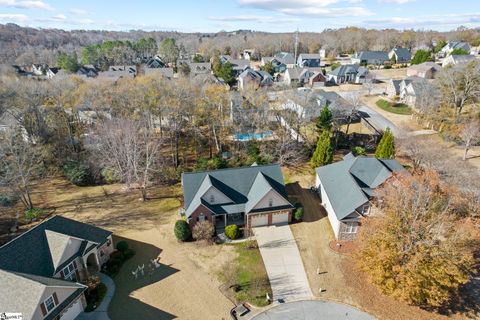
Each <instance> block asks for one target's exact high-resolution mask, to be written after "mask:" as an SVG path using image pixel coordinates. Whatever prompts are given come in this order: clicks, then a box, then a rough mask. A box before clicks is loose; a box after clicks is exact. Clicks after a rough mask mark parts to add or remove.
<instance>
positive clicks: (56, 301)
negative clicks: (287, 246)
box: [53, 292, 58, 306]
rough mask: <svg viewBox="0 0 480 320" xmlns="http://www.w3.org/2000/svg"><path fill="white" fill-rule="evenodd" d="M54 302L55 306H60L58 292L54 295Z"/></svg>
mask: <svg viewBox="0 0 480 320" xmlns="http://www.w3.org/2000/svg"><path fill="white" fill-rule="evenodd" d="M53 301H55V306H58V297H57V293H56V292H54V293H53Z"/></svg>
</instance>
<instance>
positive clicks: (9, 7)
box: [0, 0, 480, 32]
mask: <svg viewBox="0 0 480 320" xmlns="http://www.w3.org/2000/svg"><path fill="white" fill-rule="evenodd" d="M7 22H13V23H17V24H19V25H24V26H32V27H43V28H47V27H55V28H61V29H67V30H69V29H105V30H130V29H143V30H176V31H182V32H216V31H220V30H236V29H252V30H258V31H269V32H284V31H294V30H297V29H298V30H300V31H322V30H324V29H327V28H339V27H344V26H360V27H365V28H376V29H383V28H399V29H411V28H413V29H433V30H442V31H443V30H451V29H455V28H457V27H458V26H462V25H463V26H466V27H480V1H479V0H216V1H215V0H182V1H154V0H150V1H149V0H134V1H120V0H117V1H112V0H95V1H93V0H82V1H69V0H62V1H60V0H0V23H7Z"/></svg>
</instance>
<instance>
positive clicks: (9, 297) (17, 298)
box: [0, 269, 86, 319]
mask: <svg viewBox="0 0 480 320" xmlns="http://www.w3.org/2000/svg"><path fill="white" fill-rule="evenodd" d="M0 283H1V284H2V291H1V292H0V306H1V307H2V311H11V312H21V313H22V314H23V318H24V319H32V317H33V314H34V312H35V310H36V309H37V308H38V305H39V303H40V299H41V296H42V295H43V293H44V291H45V288H46V287H63V288H69V289H71V291H72V294H71V295H70V297H69V298H68V299H67V300H68V301H69V302H71V301H73V300H74V299H76V298H77V297H78V296H79V295H80V294H82V293H83V291H85V289H86V287H85V286H83V285H81V284H79V283H74V282H70V281H66V280H62V279H55V278H48V277H41V276H35V275H30V274H24V273H18V272H8V271H5V270H1V269H0ZM66 302H67V301H66ZM66 306H67V305H64V306H63V303H62V304H61V305H60V306H57V308H56V310H55V311H57V313H56V314H55V311H53V312H52V313H51V314H50V315H49V317H48V318H47V319H53V317H54V316H56V315H58V312H60V311H62V310H63V309H64V308H65V307H66ZM5 307H8V308H7V309H5Z"/></svg>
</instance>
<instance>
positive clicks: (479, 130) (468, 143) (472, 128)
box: [461, 121, 480, 161]
mask: <svg viewBox="0 0 480 320" xmlns="http://www.w3.org/2000/svg"><path fill="white" fill-rule="evenodd" d="M461 137H462V140H463V145H464V152H463V161H466V160H467V153H468V151H469V150H470V148H471V147H472V146H473V145H474V144H475V143H477V142H478V141H479V140H480V126H479V124H478V122H476V121H472V122H469V123H468V124H466V125H465V127H464V128H463V130H462V132H461Z"/></svg>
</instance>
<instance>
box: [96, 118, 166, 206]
mask: <svg viewBox="0 0 480 320" xmlns="http://www.w3.org/2000/svg"><path fill="white" fill-rule="evenodd" d="M95 138H96V140H97V145H96V146H95V149H94V150H92V154H93V155H94V157H96V158H97V159H98V160H99V161H100V163H101V164H103V165H104V166H107V167H110V168H112V169H113V170H114V172H115V174H116V175H117V176H118V178H120V179H121V180H122V181H123V182H124V183H125V184H126V185H127V187H128V188H131V187H132V186H136V187H138V188H139V189H140V191H141V194H142V199H143V200H144V201H145V200H146V199H147V188H148V187H149V186H150V184H151V183H152V178H153V176H154V174H155V173H158V172H159V171H160V170H161V162H160V161H161V158H160V148H161V146H162V141H161V139H160V138H158V137H157V136H156V134H155V133H154V131H153V130H152V128H150V127H149V126H148V125H147V121H145V120H139V121H135V120H129V119H118V118H117V119H115V118H114V119H112V120H108V121H106V122H104V123H102V124H100V125H98V126H97V127H96V130H95Z"/></svg>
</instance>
